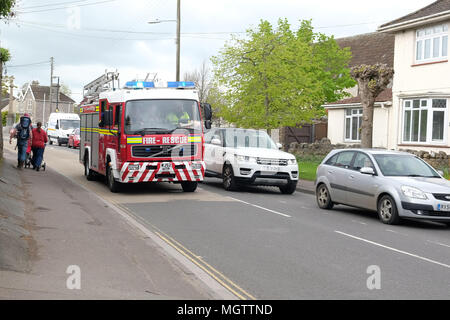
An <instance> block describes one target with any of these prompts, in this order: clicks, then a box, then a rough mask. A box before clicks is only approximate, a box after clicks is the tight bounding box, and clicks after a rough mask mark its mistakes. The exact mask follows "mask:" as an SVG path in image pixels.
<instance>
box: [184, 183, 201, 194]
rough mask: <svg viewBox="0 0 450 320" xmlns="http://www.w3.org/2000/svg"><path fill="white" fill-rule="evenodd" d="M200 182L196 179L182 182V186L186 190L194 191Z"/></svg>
mask: <svg viewBox="0 0 450 320" xmlns="http://www.w3.org/2000/svg"><path fill="white" fill-rule="evenodd" d="M197 185H198V183H197V182H196V181H186V182H181V187H182V188H183V191H184V192H194V191H195V190H196V189H197Z"/></svg>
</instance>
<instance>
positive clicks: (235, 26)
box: [0, 0, 433, 102]
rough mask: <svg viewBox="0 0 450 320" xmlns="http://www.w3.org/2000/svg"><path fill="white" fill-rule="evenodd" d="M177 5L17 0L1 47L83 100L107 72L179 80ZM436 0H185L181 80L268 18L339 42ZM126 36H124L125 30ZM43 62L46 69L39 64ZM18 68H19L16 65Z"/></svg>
mask: <svg viewBox="0 0 450 320" xmlns="http://www.w3.org/2000/svg"><path fill="white" fill-rule="evenodd" d="M176 2H177V1H176V0H84V1H83V0H18V5H17V7H16V10H17V11H18V15H17V17H16V18H15V19H13V20H12V21H10V22H9V23H7V24H5V23H4V22H0V32H1V34H0V41H1V46H2V47H5V48H8V49H9V50H10V52H11V55H12V60H11V61H10V62H9V63H7V66H10V67H9V68H7V72H8V75H14V77H15V79H16V84H17V85H19V86H21V85H22V84H23V83H25V82H28V81H31V80H38V81H39V82H40V83H41V84H42V85H48V84H49V82H50V63H49V61H50V57H54V58H55V71H54V75H55V76H59V77H60V79H61V81H62V82H63V83H65V84H67V85H68V86H69V87H70V89H71V90H72V92H73V96H72V98H73V99H74V100H76V101H77V102H78V101H80V100H81V96H82V88H83V86H84V85H85V84H86V83H88V82H90V81H91V80H93V79H95V78H97V77H98V76H100V75H101V74H102V73H104V71H105V69H108V70H109V71H113V70H115V69H118V71H119V73H120V75H121V76H120V78H121V83H122V84H123V83H125V82H126V81H128V80H131V79H133V78H136V77H140V78H143V77H145V75H146V74H147V73H148V72H150V73H157V78H159V79H160V80H162V81H171V80H175V49H176V47H175V27H176V23H175V22H170V21H169V22H163V23H159V24H148V23H147V22H148V21H152V20H156V19H159V20H174V19H176ZM432 2H433V0H395V1H394V0H378V1H372V0H371V1H369V0H271V1H269V0H222V1H217V0H181V33H182V36H181V76H183V73H184V72H187V71H192V70H194V69H197V68H199V67H200V65H201V64H202V62H203V61H209V58H210V57H211V56H213V55H215V54H217V52H218V50H219V49H220V48H222V47H223V45H224V43H225V42H226V41H227V40H229V39H230V34H231V33H237V34H240V35H241V36H244V34H245V30H247V29H248V28H254V27H256V26H257V25H258V23H259V21H260V20H261V19H264V20H268V21H270V22H271V23H273V24H276V22H277V20H278V19H279V18H287V19H288V20H289V22H290V23H291V25H292V27H293V29H296V28H297V27H298V25H299V21H300V20H303V19H312V23H313V26H314V28H315V29H316V31H319V32H322V33H325V34H327V35H334V36H335V38H340V37H346V36H352V35H356V34H362V33H368V32H374V31H376V28H377V27H378V26H379V25H380V24H383V23H384V22H388V21H390V20H393V19H396V18H398V17H400V16H403V15H406V14H408V13H411V12H413V11H415V10H417V9H420V8H422V7H424V6H426V5H428V4H430V3H432ZM119 31H120V32H119ZM39 62H43V63H42V64H34V63H39ZM27 64H34V65H30V66H21V65H27ZM14 66H16V67H14Z"/></svg>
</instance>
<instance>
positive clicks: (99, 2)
mask: <svg viewBox="0 0 450 320" xmlns="http://www.w3.org/2000/svg"><path fill="white" fill-rule="evenodd" d="M115 1H119V0H104V1H98V2H92V3H85V4H78V5H75V6H67V5H66V6H63V7H58V8H50V9H42V10H32V11H22V12H21V11H18V13H19V14H26V13H35V12H48V11H55V10H64V9H67V8H71V7H85V6H92V5H97V4H103V3H109V2H115Z"/></svg>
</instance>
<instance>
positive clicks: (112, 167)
mask: <svg viewBox="0 0 450 320" xmlns="http://www.w3.org/2000/svg"><path fill="white" fill-rule="evenodd" d="M116 84H117V85H116ZM84 95H85V99H84V101H85V102H84V104H83V105H82V106H81V107H80V118H81V126H80V127H81V128H80V129H81V130H80V131H81V134H80V155H79V159H80V162H81V163H82V164H83V165H84V174H85V176H86V178H87V179H88V180H93V179H94V178H95V176H96V175H103V176H106V182H107V185H108V187H109V189H110V190H111V191H112V192H117V191H119V189H120V187H121V186H122V185H123V184H126V183H142V182H162V181H167V182H173V183H180V184H181V186H182V188H183V191H185V192H193V191H195V189H196V188H197V182H198V181H202V180H203V177H204V174H205V163H204V162H203V153H204V137H203V120H202V115H201V112H200V110H201V108H202V107H203V110H204V117H205V119H206V120H204V125H205V127H206V128H210V127H211V106H210V105H209V104H206V103H205V104H202V105H200V103H199V99H198V93H197V90H196V89H195V86H194V83H193V82H168V85H167V87H164V88H161V87H155V84H154V83H153V82H147V81H130V82H127V83H126V85H125V87H124V88H119V79H118V73H115V72H107V73H105V74H104V75H103V76H102V77H100V78H98V79H96V80H94V81H93V82H91V83H89V84H88V85H86V86H85V87H84Z"/></svg>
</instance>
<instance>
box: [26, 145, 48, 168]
mask: <svg viewBox="0 0 450 320" xmlns="http://www.w3.org/2000/svg"><path fill="white" fill-rule="evenodd" d="M31 158H32V157H31V141H28V147H27V158H26V159H25V168H30V167H31ZM45 167H46V164H45V160H44V159H42V162H41V168H42V170H44V171H45Z"/></svg>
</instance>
